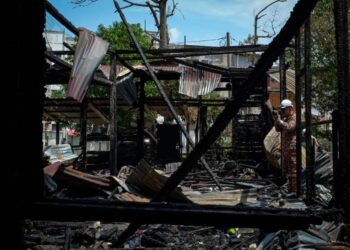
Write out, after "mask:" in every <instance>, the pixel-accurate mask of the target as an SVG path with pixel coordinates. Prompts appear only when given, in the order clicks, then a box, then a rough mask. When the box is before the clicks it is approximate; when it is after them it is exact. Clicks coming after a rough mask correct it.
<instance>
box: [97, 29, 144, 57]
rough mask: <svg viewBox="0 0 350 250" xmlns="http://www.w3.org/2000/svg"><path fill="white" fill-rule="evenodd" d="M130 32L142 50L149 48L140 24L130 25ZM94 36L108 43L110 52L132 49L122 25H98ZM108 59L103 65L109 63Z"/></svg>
mask: <svg viewBox="0 0 350 250" xmlns="http://www.w3.org/2000/svg"><path fill="white" fill-rule="evenodd" d="M130 26H131V30H132V31H133V32H134V34H135V36H136V39H137V41H138V42H139V43H140V45H141V46H142V47H144V48H150V47H151V41H150V38H149V37H148V36H147V35H146V34H145V33H144V32H143V30H142V28H141V25H140V24H131V25H130ZM96 35H97V36H99V37H101V38H102V39H104V40H106V41H108V42H109V43H110V48H111V49H112V50H118V49H134V47H133V44H132V41H131V38H130V36H129V34H128V31H127V29H126V27H125V25H124V24H123V23H120V22H114V23H113V24H112V25H109V26H104V25H103V24H100V25H99V26H98V27H97V31H96ZM129 56H130V57H135V56H136V55H135V54H132V55H129ZM109 62H110V58H109V57H106V58H105V60H104V61H103V63H109ZM137 62H139V61H134V62H131V63H137Z"/></svg>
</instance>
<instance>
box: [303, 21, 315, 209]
mask: <svg viewBox="0 0 350 250" xmlns="http://www.w3.org/2000/svg"><path fill="white" fill-rule="evenodd" d="M304 39H305V41H304V68H305V75H304V76H305V128H306V132H305V147H306V171H307V178H306V201H307V202H308V203H309V204H310V203H311V201H312V198H313V197H314V196H315V183H314V175H315V172H314V165H315V162H314V161H313V159H314V156H313V154H314V151H313V149H312V141H311V104H312V93H311V89H312V79H311V30H310V18H308V19H307V20H306V22H305V25H304Z"/></svg>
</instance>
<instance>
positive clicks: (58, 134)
mask: <svg viewBox="0 0 350 250" xmlns="http://www.w3.org/2000/svg"><path fill="white" fill-rule="evenodd" d="M58 144H60V123H59V122H56V145H58Z"/></svg>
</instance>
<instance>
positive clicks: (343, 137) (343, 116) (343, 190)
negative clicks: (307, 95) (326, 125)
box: [333, 0, 350, 223]
mask: <svg viewBox="0 0 350 250" xmlns="http://www.w3.org/2000/svg"><path fill="white" fill-rule="evenodd" d="M333 2H334V20H335V34H336V46H337V65H338V72H337V76H338V122H339V123H338V125H339V160H338V168H337V171H338V173H337V174H336V175H335V176H337V177H339V178H338V179H335V180H334V182H335V183H337V184H339V187H340V188H339V189H338V190H337V191H338V192H339V193H337V194H336V197H337V198H338V199H337V200H336V204H337V206H339V207H341V208H343V209H344V210H345V211H346V214H345V221H346V222H348V223H350V182H349V178H350V167H349V166H350V83H349V33H348V32H349V26H348V25H349V20H348V12H349V6H348V2H347V1H346V0H334V1H333Z"/></svg>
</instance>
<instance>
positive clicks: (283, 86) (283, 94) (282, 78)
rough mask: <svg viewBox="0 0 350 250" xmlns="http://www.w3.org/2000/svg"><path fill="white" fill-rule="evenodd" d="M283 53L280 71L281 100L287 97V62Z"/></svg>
mask: <svg viewBox="0 0 350 250" xmlns="http://www.w3.org/2000/svg"><path fill="white" fill-rule="evenodd" d="M284 53H285V52H284V51H283V53H282V54H281V55H280V58H279V60H280V65H279V73H280V101H282V100H283V99H286V98H287V77H286V74H287V72H286V62H285V55H284Z"/></svg>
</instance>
